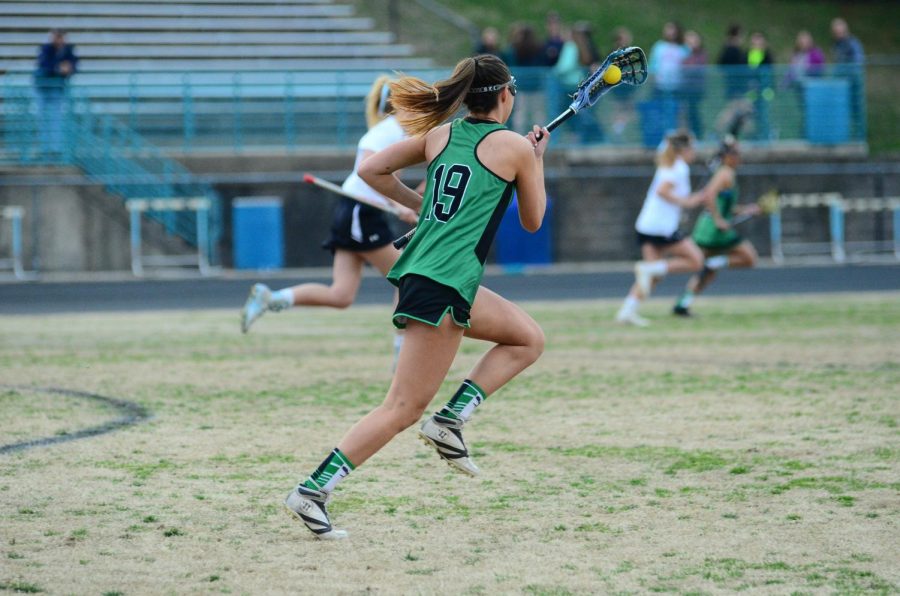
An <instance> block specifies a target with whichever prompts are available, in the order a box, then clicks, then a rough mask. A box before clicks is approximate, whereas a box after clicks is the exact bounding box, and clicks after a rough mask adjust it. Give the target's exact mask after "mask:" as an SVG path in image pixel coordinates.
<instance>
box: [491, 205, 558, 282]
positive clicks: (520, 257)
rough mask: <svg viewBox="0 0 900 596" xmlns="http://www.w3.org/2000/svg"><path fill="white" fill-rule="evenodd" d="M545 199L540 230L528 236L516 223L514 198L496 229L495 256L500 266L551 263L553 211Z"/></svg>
mask: <svg viewBox="0 0 900 596" xmlns="http://www.w3.org/2000/svg"><path fill="white" fill-rule="evenodd" d="M552 206H553V204H552V201H551V200H550V198H549V197H548V198H547V212H546V214H545V215H544V223H543V224H542V225H541V229H539V230H538V231H537V232H535V233H534V234H532V233H531V232H528V231H527V230H525V229H524V228H522V224H521V223H519V204H518V202H517V201H516V197H515V195H513V200H512V201H511V202H510V204H509V207H507V208H506V213H505V214H504V216H503V219H502V220H501V221H500V226H499V227H498V228H497V241H496V244H495V245H496V253H495V256H496V258H497V263H498V264H500V265H508V266H518V265H549V264H550V263H552V262H553V237H552V234H551V230H552V228H553V210H552Z"/></svg>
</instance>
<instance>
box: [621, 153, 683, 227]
mask: <svg viewBox="0 0 900 596" xmlns="http://www.w3.org/2000/svg"><path fill="white" fill-rule="evenodd" d="M666 182H671V183H672V192H673V194H675V195H676V196H679V197H686V196H688V195H689V194H691V169H690V167H689V166H688V165H687V164H686V163H685V162H684V160H683V159H676V160H675V163H674V164H672V167H669V168H666V167H662V166H661V167H658V168H657V169H656V174H654V176H653V182H652V183H651V184H650V189H649V190H648V191H647V198H645V199H644V206H643V207H642V208H641V213H640V214H639V215H638V218H637V222H636V223H635V224H634V228H635V229H636V230H637V231H638V232H640V233H641V234H647V235H648V236H671V235H672V234H674V233H675V232H677V231H678V224H679V223H680V222H681V207H679V206H678V205H673V204H672V203H670V202H668V201H667V200H665V199H664V198H662V197H661V196H659V195H658V194H657V190H659V187H660V186H662V185H663V184H665V183H666Z"/></svg>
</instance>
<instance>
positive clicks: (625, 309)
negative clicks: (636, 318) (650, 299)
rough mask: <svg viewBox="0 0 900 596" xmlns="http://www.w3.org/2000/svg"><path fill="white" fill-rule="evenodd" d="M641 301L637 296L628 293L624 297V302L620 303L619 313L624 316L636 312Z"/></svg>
mask: <svg viewBox="0 0 900 596" xmlns="http://www.w3.org/2000/svg"><path fill="white" fill-rule="evenodd" d="M640 304H641V301H640V300H638V299H637V297H635V296H632V295H631V294H628V296H626V297H625V302H623V303H622V308H620V309H619V314H620V315H623V316H626V315H632V314H634V313H636V312H637V309H638V306H640Z"/></svg>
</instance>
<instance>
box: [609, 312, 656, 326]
mask: <svg viewBox="0 0 900 596" xmlns="http://www.w3.org/2000/svg"><path fill="white" fill-rule="evenodd" d="M616 322H617V323H622V324H623V325H634V326H635V327H649V326H650V321H648V320H647V319H645V318H644V317H642V316H640V315H639V314H637V313H636V312H623V311H621V310H620V311H619V314H617V315H616Z"/></svg>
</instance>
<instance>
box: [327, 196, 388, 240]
mask: <svg viewBox="0 0 900 596" xmlns="http://www.w3.org/2000/svg"><path fill="white" fill-rule="evenodd" d="M393 240H394V233H393V232H392V231H391V228H390V226H389V225H388V222H387V218H386V217H385V215H384V212H383V211H381V210H379V209H375V208H374V207H370V206H368V205H363V204H362V203H358V202H356V201H354V200H352V199H346V198H343V199H341V201H340V202H339V203H338V205H337V207H335V209H334V217H333V218H332V220H331V238H329V239H328V240H326V241H325V242H323V243H322V248H325V249H328V250H330V251H331V252H334V251H335V249H338V248H340V249H343V250H351V251H353V252H366V251H369V250H375V249H377V248H381V247H382V246H385V245H387V244H390V243H391V242H393Z"/></svg>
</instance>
